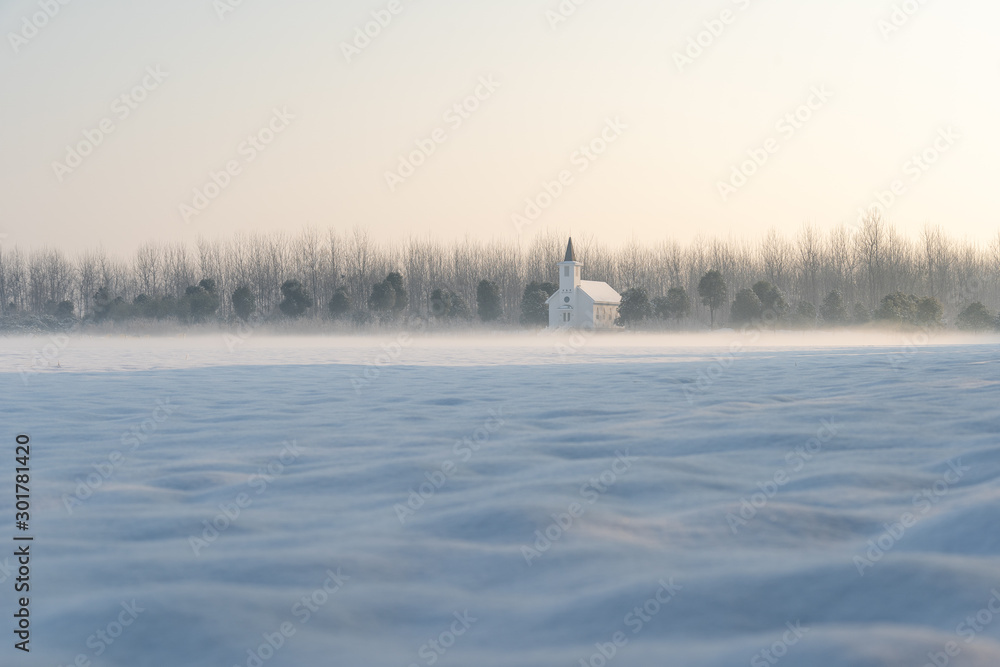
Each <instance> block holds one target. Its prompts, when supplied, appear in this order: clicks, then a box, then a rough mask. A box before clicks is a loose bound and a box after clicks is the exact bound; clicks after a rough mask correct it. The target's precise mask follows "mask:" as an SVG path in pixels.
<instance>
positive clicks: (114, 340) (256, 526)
mask: <svg viewBox="0 0 1000 667" xmlns="http://www.w3.org/2000/svg"><path fill="white" fill-rule="evenodd" d="M706 341H708V342H709V343H710V344H706ZM46 345H49V346H50V347H49V348H48V351H47V352H45V351H44V348H45V346H46ZM998 350H1000V341H998V340H997V339H996V338H985V339H962V340H951V339H946V338H945V337H943V336H937V337H932V338H931V339H930V340H928V339H926V338H921V337H920V336H916V337H914V336H912V335H903V334H889V335H886V336H882V337H878V336H875V337H874V338H873V336H872V335H871V334H864V335H862V334H857V335H856V336H854V337H851V336H847V337H846V338H845V336H844V335H843V334H838V335H833V334H830V335H818V336H811V337H804V336H801V335H797V334H786V335H784V336H775V337H767V336H765V337H761V338H760V339H756V338H754V339H752V340H751V339H749V338H747V336H746V335H745V334H739V333H736V332H731V331H729V332H718V333H716V334H714V335H713V336H711V337H710V338H706V337H704V336H700V337H696V338H695V337H692V338H683V337H651V336H650V337H647V336H629V335H606V336H602V335H580V334H578V335H575V336H565V335H556V336H534V335H530V334H528V335H524V336H517V337H505V336H493V337H490V336H480V337H476V338H460V337H437V338H432V337H422V336H418V335H416V334H413V335H408V334H405V333H401V334H390V335H385V336H381V337H379V338H378V339H360V338H323V337H311V338H273V337H264V336H262V335H255V334H254V333H253V332H248V333H247V334H246V335H244V336H242V337H237V338H236V339H233V338H232V337H224V336H223V335H222V334H216V335H214V336H206V337H199V338H192V337H174V338H142V339H137V338H124V337H108V338H83V337H81V338H76V337H71V338H68V339H50V338H49V337H46V336H40V337H35V338H7V339H0V396H2V400H0V414H2V418H3V421H2V423H3V439H4V441H5V443H6V444H5V445H4V447H3V448H2V450H0V451H2V452H3V462H2V464H0V475H2V477H0V479H2V480H4V481H3V486H4V487H5V488H7V489H9V490H12V488H13V483H12V480H13V467H14V462H13V458H14V444H13V441H14V436H15V434H16V433H20V432H27V433H29V434H30V436H31V438H32V445H31V446H32V450H31V454H32V456H31V465H32V480H31V489H32V504H33V513H32V524H31V525H32V531H31V533H32V534H33V535H34V536H35V542H34V544H33V547H32V549H33V560H32V572H31V577H32V590H31V596H32V597H31V611H32V631H33V634H32V644H31V646H32V651H31V654H30V656H25V655H22V654H20V653H19V652H16V651H13V650H12V648H11V644H12V643H13V639H12V635H11V633H10V629H11V628H12V627H13V620H12V613H13V609H14V607H13V601H12V596H13V593H12V583H13V581H12V577H13V576H14V575H12V574H9V573H8V571H9V569H10V568H11V566H12V562H13V559H12V558H11V557H10V556H6V557H3V556H0V567H2V568H3V569H2V570H0V578H3V579H4V581H3V583H2V584H0V587H2V590H3V591H4V593H3V597H2V600H3V603H2V604H3V609H2V616H3V617H4V618H6V619H7V620H6V621H4V622H3V623H2V624H0V630H2V631H3V636H5V637H7V639H6V640H5V645H4V646H3V647H0V664H2V665H25V666H29V667H34V666H36V665H37V666H42V665H45V666H47V667H51V666H53V665H70V664H73V662H74V660H78V656H83V658H84V659H85V660H87V661H90V663H89V664H93V665H109V666H118V665H121V666H126V665H127V666H129V667H141V666H144V665H152V666H160V665H164V666H166V665H180V666H201V665H212V666H216V667H230V666H233V665H244V666H246V665H250V666H253V665H267V666H268V667H270V666H272V665H275V666H278V665H281V666H311V665H346V666H355V665H356V666H382V665H387V666H388V665H399V666H402V667H407V666H410V665H430V664H438V665H456V666H457V665H470V666H471V665H476V666H480V665H481V666H486V667H492V666H497V667H499V666H504V667H507V666H511V665H526V666H534V665H539V666H543V665H544V666H549V665H566V666H578V665H581V664H583V665H587V664H589V665H594V666H595V667H599V666H600V665H604V664H605V662H606V664H607V665H622V666H631V665H636V666H640V665H641V666H645V665H685V666H687V665H706V666H720V667H722V666H726V667H729V666H732V665H752V666H753V665H770V664H780V665H789V666H792V665H803V666H810V667H825V666H829V667H832V666H847V665H850V666H869V665H871V666H875V665H912V666H914V667H920V666H922V665H925V664H934V663H932V662H931V657H929V656H928V654H931V656H934V657H935V658H936V659H937V660H938V661H939V662H938V663H937V664H939V665H940V664H944V663H941V662H940V660H941V659H943V658H945V657H947V656H945V653H944V652H945V650H946V647H949V648H950V649H951V650H952V652H953V653H954V651H955V649H957V650H958V651H959V653H958V655H957V656H955V657H947V664H950V665H976V666H983V667H995V666H996V665H1000V615H998V614H994V613H993V612H992V611H990V610H989V607H990V605H991V604H992V606H993V609H996V610H998V611H1000V602H998V601H992V602H991V599H993V597H994V595H995V593H994V591H997V593H996V595H997V599H998V600H1000V502H998V501H1000V482H998V479H1000V442H998V432H1000V401H998V396H1000V392H998V389H1000V361H998V354H997V353H998ZM144 429H145V430H144ZM283 443H287V444H283ZM456 443H458V444H456ZM472 445H475V446H476V447H478V451H473V450H472ZM133 446H134V448H133ZM289 447H291V449H289ZM456 447H457V449H456ZM114 452H120V454H121V457H122V459H121V460H117V459H115V460H116V461H117V463H116V464H114V465H112V464H110V463H109V457H114ZM282 456H284V460H285V463H283V464H281V467H280V472H278V473H276V474H271V473H268V472H267V466H269V465H270V466H271V471H272V473H273V472H274V471H275V470H278V469H279V467H278V466H277V464H276V462H277V461H279V460H280V457H282ZM622 456H624V458H621V457H622ZM466 458H467V459H468V460H465V459H466ZM622 461H626V462H627V466H628V467H627V468H624V466H625V465H626V463H622ZM109 466H110V468H111V469H110V472H109ZM99 470H103V471H104V473H109V474H108V476H107V479H101V480H100V484H99V485H95V487H96V488H92V489H88V488H87V487H81V486H80V483H81V482H85V481H86V478H87V476H88V475H91V474H93V475H96V476H97V477H92V480H96V479H98V478H99V477H100V472H99ZM262 470H263V471H264V473H265V474H267V475H268V477H266V478H264V477H260V476H257V477H254V475H258V474H259V473H260V472H261V471H262ZM614 470H617V472H611V471H614ZM602 474H603V475H604V477H603V481H602V478H601V476H602ZM428 476H429V477H428ZM429 478H430V479H434V480H436V481H438V482H440V481H441V479H442V478H444V482H443V483H442V484H441V486H440V488H435V489H434V490H433V493H425V495H426V497H425V498H424V499H423V501H422V505H419V506H417V505H418V503H417V502H416V501H413V505H414V506H417V508H416V509H414V510H412V512H411V511H403V510H401V508H403V507H406V503H407V501H408V497H409V496H410V494H411V491H419V490H421V484H423V483H424V482H427V483H428V485H429V484H430V482H428V479H429ZM592 479H594V480H596V486H595V485H594V484H590V483H589V480H592ZM779 481H780V484H779V483H778V482H779ZM761 485H762V486H763V490H762V488H761ZM262 487H263V488H262ZM598 488H600V489H601V491H598V490H597V489H598ZM428 489H430V486H425V487H424V488H423V490H424V491H425V492H427V491H428ZM80 491H82V492H83V493H80V495H82V496H86V495H88V494H87V492H88V491H90V494H89V497H86V499H83V500H80V501H79V503H77V502H76V501H75V499H76V496H75V495H74V494H77V493H78V492H80ZM765 491H772V492H773V493H772V497H767V496H766V495H763V494H765ZM925 491H926V493H924V492H925ZM922 493H923V495H921V494H922ZM241 494H245V495H243V496H241ZM754 494H761V495H757V496H754ZM12 496H13V494H12V493H11V492H6V493H4V494H3V495H2V496H0V515H2V516H3V517H10V519H11V520H12V519H13V516H12V515H13V512H14V509H13V497H12ZM238 498H242V499H243V500H244V501H245V500H247V499H249V501H250V502H249V504H248V505H247V506H245V507H243V508H242V509H241V510H240V514H239V516H237V517H236V518H235V519H233V520H231V521H230V520H228V519H223V518H220V515H221V514H222V511H223V510H222V509H220V506H223V507H226V506H228V507H229V508H230V512H231V511H232V510H231V508H232V506H233V504H234V503H236V502H237V499H238ZM742 499H746V500H747V503H750V505H744V506H743V516H741V515H740V511H741V500H742ZM68 501H69V504H70V505H71V511H70V510H68V509H67V503H68ZM411 501H412V499H411ZM754 502H757V503H758V504H759V505H760V507H759V508H753V512H755V513H751V510H750V509H748V507H750V508H752V507H753V503H754ZM573 503H576V504H577V505H573ZM571 506H572V508H574V511H576V512H577V513H578V514H579V512H581V511H582V514H579V515H578V516H576V517H572V518H571V521H570V522H569V524H568V527H566V528H565V530H564V529H563V528H560V527H558V525H557V524H556V521H557V520H558V521H562V522H563V523H564V525H567V517H568V513H569V511H570V509H571ZM553 514H555V515H556V517H557V518H555V519H554V518H553ZM560 515H563V516H560ZM907 516H910V517H911V518H912V521H910V520H909V519H907V522H908V523H909V524H910V525H908V526H906V527H902V524H901V523H900V522H901V521H903V520H904V517H907ZM400 517H402V519H403V521H402V522H401V520H400ZM213 519H215V520H217V521H218V523H219V525H222V526H225V524H226V523H227V522H228V524H229V525H228V526H227V527H226V528H225V529H224V530H223V531H222V532H221V533H220V534H218V535H217V536H216V537H214V540H213V541H211V542H209V541H208V540H207V538H206V535H207V537H212V534H211V533H205V534H203V531H204V530H205V525H204V523H203V522H212V521H213ZM4 522H5V523H7V524H8V525H10V524H9V522H8V519H7V518H5V519H4ZM896 524H899V525H896ZM886 525H888V528H887V527H886ZM546 530H548V532H549V534H550V535H551V536H554V537H555V539H553V540H552V541H551V542H550V543H545V542H541V541H538V536H537V535H536V531H540V532H542V533H544V532H545V531H546ZM900 531H902V532H900ZM13 532H14V531H13V529H11V530H10V533H13ZM0 537H3V536H0ZM193 537H195V538H202V539H205V540H206V542H205V543H202V544H201V546H198V544H197V543H195V545H194V546H192V538H193ZM4 539H8V538H4ZM870 540H871V541H878V542H879V543H880V544H881V546H880V547H876V548H875V549H876V550H872V546H871V544H870V543H869V541H870ZM536 542H537V543H536ZM883 548H884V550H883ZM196 550H197V551H198V553H197V555H196V554H195V551H196ZM532 550H534V551H532ZM4 551H7V550H4ZM526 554H527V557H526ZM4 558H6V560H4ZM529 559H530V562H529ZM328 572H329V573H332V574H333V575H338V572H339V577H340V580H341V581H342V585H341V586H340V588H339V589H337V588H336V586H337V584H336V583H335V580H334V579H333V578H331V576H330V574H329V573H328ZM661 582H662V583H661ZM324 583H326V585H327V587H328V588H329V589H331V590H334V592H332V593H327V592H326V591H324V590H323V586H324ZM664 584H666V587H664ZM657 595H659V597H660V600H666V602H665V603H663V604H661V603H660V602H657V601H656V600H657ZM303 596H306V598H307V600H308V599H309V596H312V601H311V602H310V604H311V605H312V606H313V608H314V609H313V610H311V611H309V616H308V619H307V620H305V619H304V615H305V614H304V611H303V610H304V609H307V607H304V606H302V605H301V600H302V598H303ZM320 600H321V601H322V603H321V604H320V603H319V601H320ZM133 601H134V607H137V608H141V609H142V611H141V612H138V613H137V615H136V618H135V620H134V622H132V623H131V624H130V625H129V626H127V627H124V628H120V627H119V626H117V625H116V623H117V622H118V620H119V618H120V617H123V618H124V619H125V620H131V619H130V617H129V616H128V614H127V612H123V607H122V603H125V604H126V606H129V605H132V604H133ZM297 604H298V605H299V606H298V607H296V605H297ZM643 606H645V607H646V611H642V612H641V614H642V616H640V615H637V614H636V613H635V611H634V609H635V608H636V607H640V608H641V607H643ZM650 610H655V613H651V612H650ZM123 614H124V616H123ZM456 614H457V616H456ZM630 614H631V616H630ZM977 614H978V615H979V620H978V621H976V619H975V617H976V615H977ZM463 616H464V617H465V619H466V621H465V625H468V629H467V630H466V629H465V625H463V623H462V622H460V621H457V620H456V618H460V617H463ZM967 617H972V621H973V623H976V625H974V626H973V625H969V624H968V622H967V621H966V619H967ZM471 619H475V620H474V621H472V620H471ZM283 623H285V624H287V625H285V629H286V630H290V631H294V634H291V636H289V637H287V638H282V639H281V640H280V641H279V640H278V639H276V636H277V635H275V634H274V633H276V632H279V633H280V628H281V626H282V624H283ZM796 624H797V627H799V628H800V630H799V633H800V634H801V638H799V637H796V635H795V634H793V633H792V632H791V631H790V630H789V629H788V628H789V627H796ZM109 626H110V627H109ZM973 628H978V629H973ZM119 629H121V630H122V632H121V634H120V635H119V634H117V633H118V630H119ZM98 630H102V631H103V632H109V633H112V634H115V635H116V637H115V638H113V639H112V638H111V636H110V635H105V636H107V637H108V638H109V639H112V641H111V643H106V642H105V641H104V640H101V639H98V638H97V637H98V635H97V634H96V633H97V631H98ZM453 630H455V631H459V630H461V631H462V634H460V635H458V634H452V631H453ZM619 632H620V633H622V634H621V635H618V639H619V640H620V641H619V643H620V645H619V646H618V647H614V644H613V641H614V638H615V634H616V633H619ZM264 635H270V636H271V638H272V640H273V641H274V642H275V643H280V644H281V646H280V648H278V649H277V650H270V649H269V647H268V646H267V645H266V644H265V641H266V640H265V637H264ZM88 638H90V639H88ZM622 639H624V640H625V641H624V642H622V641H621V640H622ZM431 640H433V641H435V642H437V643H436V644H435V646H436V647H437V649H435V648H433V647H432V646H431V644H429V642H430V641H431ZM788 640H795V641H794V643H791V641H788ZM786 641H787V643H786ZM949 642H954V644H952V645H949ZM262 645H264V650H263V651H262V652H260V650H259V649H260V647H261V646H262ZM445 645H447V647H446V646H445ZM612 648H613V650H614V656H613V657H612V658H611V659H610V660H605V658H603V656H601V654H600V651H601V650H602V649H603V650H604V651H606V652H608V653H610V652H611V650H612ZM98 651H101V655H100V656H97V655H96V653H97V652H98ZM248 651H253V652H257V653H258V654H259V655H261V656H262V657H264V658H266V659H264V660H259V659H258V658H256V657H252V656H251V655H250V654H249V653H248ZM762 651H768V653H767V654H766V655H765V654H764V653H762ZM772 651H773V652H772ZM79 664H84V663H79Z"/></svg>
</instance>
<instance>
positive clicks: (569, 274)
mask: <svg viewBox="0 0 1000 667" xmlns="http://www.w3.org/2000/svg"><path fill="white" fill-rule="evenodd" d="M582 266H583V264H581V263H580V262H578V261H576V253H575V252H574V251H573V239H570V240H569V243H567V244H566V259H564V260H563V261H561V262H559V292H560V293H562V294H563V296H564V302H563V303H564V305H565V306H566V307H572V306H574V305H575V293H576V288H577V287H579V286H580V267H582ZM567 295H569V296H571V299H570V300H569V301H565V296H567Z"/></svg>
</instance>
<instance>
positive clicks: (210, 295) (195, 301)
mask: <svg viewBox="0 0 1000 667" xmlns="http://www.w3.org/2000/svg"><path fill="white" fill-rule="evenodd" d="M206 283H207V284H208V286H209V287H211V288H212V291H209V290H207V289H206V288H205V284H206ZM214 290H215V281H214V280H202V281H201V283H200V284H198V285H191V286H190V287H188V288H187V289H186V290H185V291H184V302H185V304H186V306H187V308H186V310H187V312H186V313H185V316H187V317H189V318H190V319H191V321H192V322H204V321H205V320H207V319H208V318H209V317H211V316H212V315H213V314H215V311H217V310H218V309H219V298H218V297H217V296H215V292H214Z"/></svg>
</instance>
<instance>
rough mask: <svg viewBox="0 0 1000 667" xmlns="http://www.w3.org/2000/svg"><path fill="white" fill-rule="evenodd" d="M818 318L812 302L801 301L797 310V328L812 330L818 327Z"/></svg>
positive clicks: (795, 318)
mask: <svg viewBox="0 0 1000 667" xmlns="http://www.w3.org/2000/svg"><path fill="white" fill-rule="evenodd" d="M816 316H817V313H816V306H814V305H813V304H812V302H811V301H799V305H798V306H797V307H796V308H795V317H794V320H795V324H796V326H800V327H806V328H812V327H814V326H816Z"/></svg>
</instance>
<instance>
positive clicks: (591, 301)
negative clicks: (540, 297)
mask: <svg viewBox="0 0 1000 667" xmlns="http://www.w3.org/2000/svg"><path fill="white" fill-rule="evenodd" d="M557 266H558V267H559V290H558V291H557V292H556V293H555V294H553V295H552V296H550V297H549V300H548V301H546V303H547V304H548V305H549V327H551V328H553V329H556V328H563V327H571V328H574V329H615V328H616V327H615V320H616V319H618V306H619V305H620V304H621V302H622V297H621V295H620V294H618V292H616V291H615V290H614V288H613V287H611V285H609V284H607V283H602V282H598V281H596V280H581V279H580V269H582V268H583V264H582V263H581V262H578V261H576V254H575V253H574V252H573V239H572V238H571V239H570V240H569V244H568V245H567V246H566V258H565V259H564V260H563V261H561V262H559V264H558V265H557Z"/></svg>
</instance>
